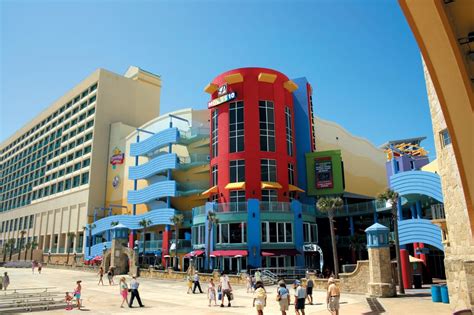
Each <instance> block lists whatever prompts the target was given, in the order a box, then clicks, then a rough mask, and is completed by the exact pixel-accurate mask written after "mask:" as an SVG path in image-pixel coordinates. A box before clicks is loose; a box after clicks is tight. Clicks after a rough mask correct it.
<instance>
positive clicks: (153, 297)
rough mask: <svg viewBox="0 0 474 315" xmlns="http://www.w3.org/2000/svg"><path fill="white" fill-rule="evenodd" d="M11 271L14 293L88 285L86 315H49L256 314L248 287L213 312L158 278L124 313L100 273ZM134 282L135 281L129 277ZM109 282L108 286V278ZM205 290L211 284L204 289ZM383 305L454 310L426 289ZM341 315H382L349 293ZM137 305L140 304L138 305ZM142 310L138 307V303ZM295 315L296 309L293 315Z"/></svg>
mask: <svg viewBox="0 0 474 315" xmlns="http://www.w3.org/2000/svg"><path fill="white" fill-rule="evenodd" d="M4 271H7V272H8V273H9V274H10V281H11V285H10V287H9V289H15V288H32V287H56V288H58V290H60V291H72V290H73V289H74V286H75V282H76V280H79V279H80V280H82V284H83V286H82V287H83V291H82V292H83V293H82V296H83V304H84V310H83V311H78V310H73V311H66V310H64V309H56V310H50V311H48V312H33V313H43V314H79V313H83V312H90V313H91V314H137V313H139V314H189V315H210V314H246V315H249V314H256V312H255V311H254V309H253V308H252V294H247V293H246V290H245V288H244V287H243V286H234V296H235V300H234V301H233V303H232V307H231V308H228V307H225V308H220V307H214V306H212V307H208V304H207V298H206V295H205V294H186V290H187V287H186V283H185V282H184V281H183V282H176V281H164V280H156V279H139V281H140V296H141V298H142V301H143V303H144V304H145V308H138V307H135V308H132V309H130V308H128V307H126V308H120V303H121V297H120V296H119V287H118V284H117V283H118V281H119V278H118V277H115V283H116V285H115V286H109V285H108V284H106V285H104V286H102V285H101V286H98V285H97V282H98V277H97V275H96V274H94V273H90V272H81V271H70V270H62V269H48V268H45V269H44V270H43V273H42V274H41V275H39V274H37V273H35V274H34V275H32V274H31V269H12V268H0V272H1V273H2V274H3V272H4ZM127 280H128V281H129V280H130V278H129V277H127ZM104 282H105V283H107V282H108V281H107V279H106V277H104ZM201 286H202V287H203V289H204V290H205V288H206V287H207V285H206V284H201ZM275 290H276V287H274V286H272V287H267V291H268V292H269V297H268V300H267V304H268V306H267V308H266V309H265V314H281V313H280V312H279V310H278V305H277V302H276V301H275V294H274V293H273V292H275ZM314 296H315V301H316V305H307V312H306V314H309V315H313V314H314V315H317V314H329V312H328V311H327V310H326V305H325V303H323V301H324V297H325V294H324V292H322V291H316V292H315V294H314ZM378 301H379V302H380V304H381V305H382V306H383V308H384V309H385V313H383V314H411V315H418V314H419V315H423V314H430V315H433V314H451V313H452V312H451V307H450V305H447V304H440V303H436V304H435V303H432V302H431V298H430V297H429V296H428V295H427V294H426V290H424V291H419V293H418V294H416V295H415V294H414V295H409V296H407V297H403V298H392V299H379V300H378ZM341 302H342V305H341V314H366V315H368V314H371V315H374V314H379V313H377V312H372V311H371V309H370V307H369V305H368V304H367V301H366V297H365V296H364V295H355V294H343V295H342V297H341ZM135 303H136V302H135ZM135 305H137V304H135ZM288 314H291V315H292V314H294V311H293V306H290V312H289V313H288Z"/></svg>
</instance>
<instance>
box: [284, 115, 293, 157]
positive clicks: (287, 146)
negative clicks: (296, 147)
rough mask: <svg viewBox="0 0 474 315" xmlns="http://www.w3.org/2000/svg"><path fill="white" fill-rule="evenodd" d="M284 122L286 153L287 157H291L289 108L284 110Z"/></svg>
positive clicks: (291, 132)
mask: <svg viewBox="0 0 474 315" xmlns="http://www.w3.org/2000/svg"><path fill="white" fill-rule="evenodd" d="M285 121H286V151H287V153H288V155H289V156H292V155H293V129H292V128H291V110H290V108H289V107H286V108H285Z"/></svg>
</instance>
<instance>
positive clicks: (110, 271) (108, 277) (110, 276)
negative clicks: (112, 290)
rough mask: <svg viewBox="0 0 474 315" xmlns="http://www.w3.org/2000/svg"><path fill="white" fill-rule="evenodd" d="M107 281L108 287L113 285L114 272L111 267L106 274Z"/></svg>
mask: <svg viewBox="0 0 474 315" xmlns="http://www.w3.org/2000/svg"><path fill="white" fill-rule="evenodd" d="M107 279H109V285H113V284H115V283H114V271H113V268H112V267H109V271H108V272H107Z"/></svg>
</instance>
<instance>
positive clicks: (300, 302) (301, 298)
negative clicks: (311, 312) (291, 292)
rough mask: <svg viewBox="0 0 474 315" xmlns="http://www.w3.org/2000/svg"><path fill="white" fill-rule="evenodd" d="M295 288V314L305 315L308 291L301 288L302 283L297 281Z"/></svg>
mask: <svg viewBox="0 0 474 315" xmlns="http://www.w3.org/2000/svg"><path fill="white" fill-rule="evenodd" d="M294 288H295V312H296V315H300V311H301V315H305V313H304V303H305V300H306V289H305V288H303V287H302V286H301V282H300V281H299V280H296V281H295V283H294Z"/></svg>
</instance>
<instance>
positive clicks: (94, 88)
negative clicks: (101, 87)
mask: <svg viewBox="0 0 474 315" xmlns="http://www.w3.org/2000/svg"><path fill="white" fill-rule="evenodd" d="M95 90H97V83H95V84H94V85H92V86H91V87H90V92H93V91H95Z"/></svg>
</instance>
